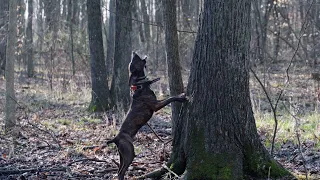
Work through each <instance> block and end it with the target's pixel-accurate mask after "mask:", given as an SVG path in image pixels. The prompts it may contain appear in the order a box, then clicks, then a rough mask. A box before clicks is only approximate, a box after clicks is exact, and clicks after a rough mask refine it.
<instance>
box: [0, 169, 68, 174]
mask: <svg viewBox="0 0 320 180" xmlns="http://www.w3.org/2000/svg"><path fill="white" fill-rule="evenodd" d="M67 169H68V168H67V167H55V168H48V169H42V168H31V169H16V170H0V175H12V174H23V173H26V172H30V173H36V172H53V171H65V172H66V171H67Z"/></svg>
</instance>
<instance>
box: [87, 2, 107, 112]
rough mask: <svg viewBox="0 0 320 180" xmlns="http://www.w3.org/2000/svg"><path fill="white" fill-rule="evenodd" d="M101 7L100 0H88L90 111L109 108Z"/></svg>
mask: <svg viewBox="0 0 320 180" xmlns="http://www.w3.org/2000/svg"><path fill="white" fill-rule="evenodd" d="M100 8H101V7H100V0H90V1H87V13H88V35H89V46H90V59H91V60H90V65H91V81H92V96H91V97H92V98H91V104H90V106H89V110H90V111H105V110H107V109H108V108H109V88H108V83H107V74H106V63H105V59H104V52H103V39H102V25H101V9H100Z"/></svg>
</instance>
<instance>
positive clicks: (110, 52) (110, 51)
mask: <svg viewBox="0 0 320 180" xmlns="http://www.w3.org/2000/svg"><path fill="white" fill-rule="evenodd" d="M109 9H110V11H109V26H108V37H107V58H106V62H107V74H108V75H110V74H111V73H110V72H112V69H113V65H112V63H113V57H114V44H115V39H114V38H115V37H114V36H115V20H116V15H115V14H114V13H115V12H116V0H110V1H109ZM108 77H109V76H108Z"/></svg>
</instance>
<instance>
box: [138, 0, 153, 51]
mask: <svg viewBox="0 0 320 180" xmlns="http://www.w3.org/2000/svg"><path fill="white" fill-rule="evenodd" d="M140 2H141V13H142V17H143V22H145V24H143V29H144V35H145V40H146V43H147V52H148V51H149V50H150V38H151V33H150V25H149V21H150V20H149V14H148V11H147V5H146V1H145V0H141V1H140Z"/></svg>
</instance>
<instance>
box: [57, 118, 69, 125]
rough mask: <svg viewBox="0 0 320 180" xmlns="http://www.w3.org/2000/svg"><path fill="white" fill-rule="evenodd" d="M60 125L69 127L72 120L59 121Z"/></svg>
mask: <svg viewBox="0 0 320 180" xmlns="http://www.w3.org/2000/svg"><path fill="white" fill-rule="evenodd" d="M58 123H59V124H62V125H65V126H69V125H70V124H71V120H69V119H58Z"/></svg>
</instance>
